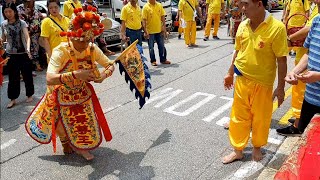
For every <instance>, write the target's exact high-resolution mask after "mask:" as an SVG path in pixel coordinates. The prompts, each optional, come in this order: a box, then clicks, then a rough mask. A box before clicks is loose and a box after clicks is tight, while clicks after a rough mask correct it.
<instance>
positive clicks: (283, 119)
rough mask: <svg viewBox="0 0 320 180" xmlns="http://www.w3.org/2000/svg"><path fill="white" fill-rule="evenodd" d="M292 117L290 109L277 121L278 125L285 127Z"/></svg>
mask: <svg viewBox="0 0 320 180" xmlns="http://www.w3.org/2000/svg"><path fill="white" fill-rule="evenodd" d="M291 117H292V109H291V108H290V109H289V110H288V111H287V112H286V114H285V115H284V116H282V118H281V119H280V120H279V122H278V123H279V124H282V125H286V124H288V123H289V122H288V120H289V119H290V118H291Z"/></svg>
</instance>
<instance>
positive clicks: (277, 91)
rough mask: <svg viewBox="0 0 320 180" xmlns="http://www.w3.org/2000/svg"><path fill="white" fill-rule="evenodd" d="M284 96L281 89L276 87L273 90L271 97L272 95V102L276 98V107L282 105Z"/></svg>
mask: <svg viewBox="0 0 320 180" xmlns="http://www.w3.org/2000/svg"><path fill="white" fill-rule="evenodd" d="M284 95H285V92H284V89H283V88H279V87H277V89H275V90H274V92H273V95H272V100H274V99H275V98H276V97H277V99H278V107H280V106H281V104H282V103H283V101H284Z"/></svg>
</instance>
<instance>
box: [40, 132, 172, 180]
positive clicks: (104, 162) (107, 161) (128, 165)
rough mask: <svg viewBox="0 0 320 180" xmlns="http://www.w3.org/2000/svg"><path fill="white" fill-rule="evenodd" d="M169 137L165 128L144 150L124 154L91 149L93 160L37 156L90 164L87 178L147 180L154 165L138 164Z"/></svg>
mask: <svg viewBox="0 0 320 180" xmlns="http://www.w3.org/2000/svg"><path fill="white" fill-rule="evenodd" d="M170 138H171V132H170V131H169V130H167V129H165V130H164V131H163V132H162V133H161V135H160V136H159V137H158V138H157V139H156V140H155V141H153V143H152V145H151V146H150V147H149V148H148V149H147V150H146V151H145V152H131V153H129V154H125V153H122V152H120V151H118V150H113V149H110V148H106V147H100V148H97V149H96V150H94V151H92V154H94V156H95V159H94V160H93V161H86V160H84V159H83V158H82V157H80V156H77V155H75V154H72V155H55V156H39V158H40V159H42V160H46V161H53V162H58V163H59V164H60V165H67V166H73V167H85V166H87V165H90V166H91V167H92V168H93V169H94V170H93V172H92V173H90V174H89V175H88V179H89V180H95V179H101V178H103V177H105V176H108V175H110V176H116V177H118V178H119V179H120V180H141V179H143V180H149V179H151V178H153V177H155V173H154V170H153V169H154V167H152V166H141V165H140V164H141V162H142V160H143V159H144V157H145V156H146V154H147V153H148V151H149V150H150V149H151V148H153V147H156V146H159V145H161V144H164V143H167V142H169V141H170Z"/></svg>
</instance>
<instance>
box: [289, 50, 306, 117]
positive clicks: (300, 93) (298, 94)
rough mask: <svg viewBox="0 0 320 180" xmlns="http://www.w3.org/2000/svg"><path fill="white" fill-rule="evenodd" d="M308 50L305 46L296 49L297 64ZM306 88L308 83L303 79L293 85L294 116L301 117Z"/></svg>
mask: <svg viewBox="0 0 320 180" xmlns="http://www.w3.org/2000/svg"><path fill="white" fill-rule="evenodd" d="M307 52H308V50H307V49H306V48H303V47H299V48H297V50H296V60H295V65H297V64H298V63H299V61H300V59H301V58H302V56H303V55H304V54H306V53H307ZM305 90H306V84H305V83H303V82H302V81H298V84H297V85H294V86H292V99H291V107H292V113H293V117H295V118H297V119H300V113H301V107H302V103H303V99H304V92H305Z"/></svg>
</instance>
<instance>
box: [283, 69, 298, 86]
mask: <svg viewBox="0 0 320 180" xmlns="http://www.w3.org/2000/svg"><path fill="white" fill-rule="evenodd" d="M284 80H285V81H286V82H287V83H289V84H292V85H297V84H298V79H297V77H296V74H295V73H294V72H289V73H288V74H287V76H286V77H285V78H284Z"/></svg>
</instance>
